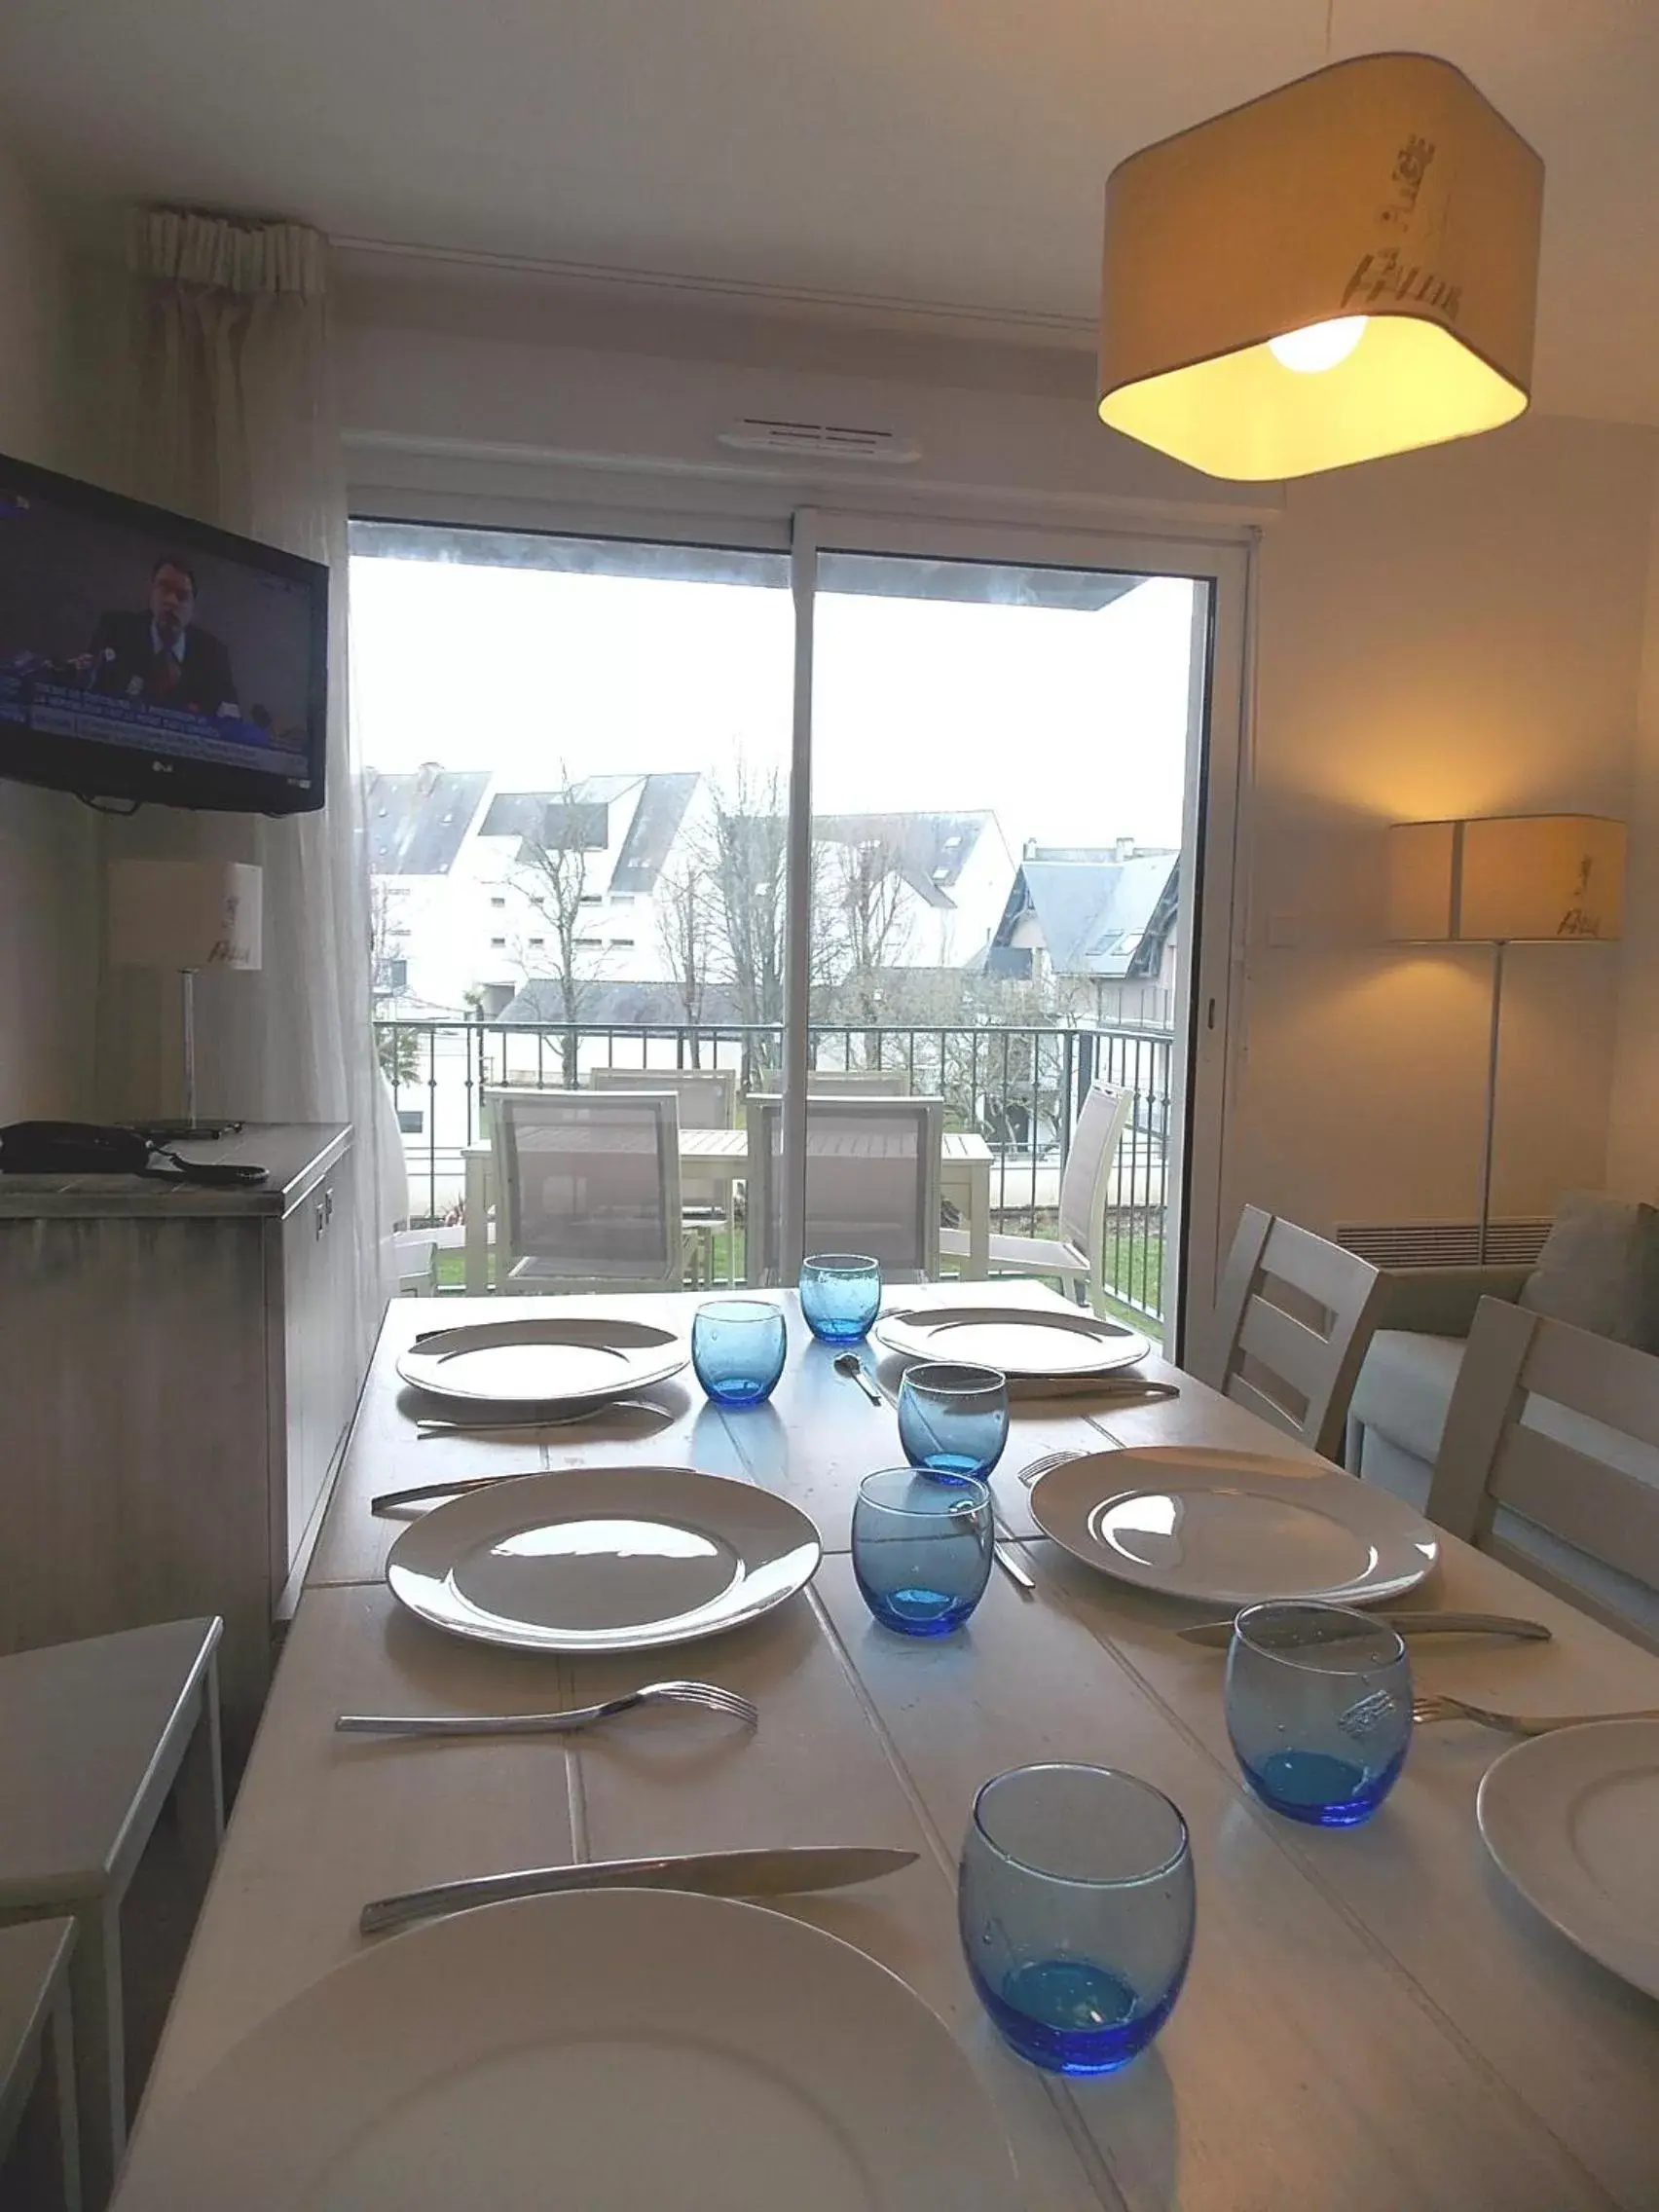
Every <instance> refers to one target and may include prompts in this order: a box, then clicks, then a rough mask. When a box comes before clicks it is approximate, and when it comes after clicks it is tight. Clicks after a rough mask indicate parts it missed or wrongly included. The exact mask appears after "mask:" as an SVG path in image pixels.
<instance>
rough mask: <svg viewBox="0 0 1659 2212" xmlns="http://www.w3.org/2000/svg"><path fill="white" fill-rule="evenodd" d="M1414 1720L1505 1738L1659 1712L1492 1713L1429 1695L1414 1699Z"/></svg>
mask: <svg viewBox="0 0 1659 2212" xmlns="http://www.w3.org/2000/svg"><path fill="white" fill-rule="evenodd" d="M1412 1718H1413V1720H1415V1721H1416V1722H1417V1723H1418V1724H1419V1727H1420V1726H1424V1725H1427V1724H1429V1723H1431V1722H1433V1721H1436V1720H1473V1721H1474V1722H1476V1724H1477V1725H1478V1726H1480V1727H1482V1728H1499V1729H1501V1730H1502V1731H1503V1733H1504V1734H1505V1735H1506V1736H1547V1735H1549V1734H1550V1733H1551V1732H1552V1731H1553V1730H1554V1729H1557V1728H1582V1727H1585V1726H1586V1725H1588V1724H1589V1723H1590V1722H1591V1721H1595V1720H1659V1713H1656V1712H1654V1711H1652V1710H1651V1709H1649V1710H1648V1711H1646V1712H1641V1713H1629V1712H1626V1713H1493V1711H1492V1710H1491V1709H1490V1707H1487V1706H1484V1705H1471V1704H1470V1703H1469V1701H1468V1700H1467V1698H1461V1697H1447V1696H1446V1695H1444V1694H1443V1693H1442V1694H1440V1695H1427V1696H1422V1697H1415V1698H1413V1700H1412Z"/></svg>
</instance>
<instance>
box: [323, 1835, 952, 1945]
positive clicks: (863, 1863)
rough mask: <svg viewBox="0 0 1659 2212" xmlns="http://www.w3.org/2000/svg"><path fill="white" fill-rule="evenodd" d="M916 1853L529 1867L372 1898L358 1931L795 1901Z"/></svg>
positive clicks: (796, 1853)
mask: <svg viewBox="0 0 1659 2212" xmlns="http://www.w3.org/2000/svg"><path fill="white" fill-rule="evenodd" d="M915 1858H916V1854H915V1852H913V1851H884V1850H879V1849H876V1848H873V1847H867V1846H864V1845H847V1846H838V1845H827V1844H811V1845H804V1846H800V1847H798V1848H793V1849H787V1850H776V1851H706V1852H700V1853H693V1854H691V1855H689V1856H681V1857H678V1858H667V1859H602V1860H592V1861H589V1862H586V1863H584V1864H580V1865H575V1866H528V1867H524V1868H521V1869H520V1871H518V1872H517V1873H513V1874H480V1875H474V1876H472V1877H471V1878H470V1879H468V1880H465V1881H457V1882H437V1883H434V1884H433V1886H432V1887H431V1888H430V1889H426V1890H408V1891H405V1892H404V1893H403V1894H402V1895H400V1896H398V1897H391V1898H377V1899H374V1901H373V1902H372V1903H370V1904H366V1905H364V1907H363V1909H362V1911H361V1913H360V1914H359V1915H358V1918H357V1926H358V1928H359V1930H360V1931H361V1933H362V1934H363V1935H365V1936H383V1935H387V1934H389V1933H390V1931H391V1930H392V1929H394V1928H407V1927H408V1926H409V1925H410V1923H411V1922H413V1921H417V1920H430V1919H433V1918H435V1917H437V1916H438V1915H440V1914H442V1913H446V1912H464V1911H466V1910H467V1909H468V1908H469V1907H470V1906H472V1905H476V1904H499V1903H502V1902H503V1901H504V1900H506V1899H509V1898H540V1897H557V1896H559V1895H561V1894H562V1893H564V1892H566V1891H570V1890H694V1891H696V1892H697V1893H698V1895H699V1896H702V1897H709V1898H769V1897H793V1896H797V1895H800V1894H803V1893H804V1892H806V1891H808V1890H839V1889H846V1888H849V1887H851V1886H852V1885H853V1884H855V1883H858V1882H873V1881H875V1880H877V1879H878V1877H879V1876H881V1875H883V1874H896V1873H898V1872H899V1870H900V1868H901V1867H904V1866H909V1865H911V1864H913V1862H914V1861H915Z"/></svg>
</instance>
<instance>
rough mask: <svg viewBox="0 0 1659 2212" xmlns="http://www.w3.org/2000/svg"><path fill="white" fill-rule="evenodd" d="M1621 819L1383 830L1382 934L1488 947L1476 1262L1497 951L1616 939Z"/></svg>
mask: <svg viewBox="0 0 1659 2212" xmlns="http://www.w3.org/2000/svg"><path fill="white" fill-rule="evenodd" d="M1624 862H1625V826H1624V824H1623V823H1622V822H1613V821H1609V820H1608V819H1607V818H1606V817H1605V816H1604V815H1599V814H1498V815H1481V816H1474V817H1471V818H1469V819H1468V820H1466V821H1461V822H1396V823H1394V824H1393V825H1392V827H1391V828H1390V830H1389V831H1388V935H1389V937H1390V938H1392V939H1394V940H1396V941H1397V942H1407V943H1416V944H1487V945H1490V946H1491V947H1492V1027H1491V1033H1490V1036H1489V1039H1488V1045H1487V1089H1486V1132H1485V1136H1484V1139H1483V1142H1482V1146H1481V1210H1480V1229H1479V1233H1478V1236H1477V1240H1476V1247H1475V1256H1476V1261H1477V1264H1484V1263H1485V1260H1486V1256H1487V1232H1488V1228H1489V1225H1490V1222H1491V1218H1492V1160H1493V1124H1494V1121H1495V1117H1496V1111H1497V1055H1498V1043H1499V1039H1500V1036H1501V1033H1502V1023H1503V967H1504V956H1505V954H1506V953H1507V952H1508V950H1509V947H1510V946H1511V945H1512V944H1523V943H1546V942H1547V943H1551V944H1583V943H1593V942H1602V943H1604V942H1607V941H1610V940H1616V939H1617V938H1618V936H1619V933H1620V930H1621V928H1622V926H1623V918H1624Z"/></svg>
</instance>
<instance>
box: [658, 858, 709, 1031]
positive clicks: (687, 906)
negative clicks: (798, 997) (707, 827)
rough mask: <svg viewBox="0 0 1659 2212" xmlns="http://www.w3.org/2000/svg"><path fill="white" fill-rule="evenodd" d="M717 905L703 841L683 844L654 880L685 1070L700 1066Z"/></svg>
mask: <svg viewBox="0 0 1659 2212" xmlns="http://www.w3.org/2000/svg"><path fill="white" fill-rule="evenodd" d="M718 906H719V902H718V898H717V895H716V891H715V885H714V882H713V880H712V876H711V871H710V869H709V867H708V866H707V855H706V853H705V851H704V850H703V840H701V839H691V840H687V841H684V842H683V843H682V849H681V850H680V851H679V852H678V853H677V855H676V856H675V858H674V859H673V860H672V861H671V862H670V864H669V866H667V867H666V868H664V870H663V872H662V874H661V875H660V877H659V878H658V879H657V893H656V900H655V907H656V927H657V940H658V942H659V943H660V944H661V947H662V953H663V957H664V959H665V960H666V961H667V962H668V972H669V975H670V977H672V978H673V981H674V986H675V989H676V991H677V992H678V994H679V997H680V1003H681V1006H682V1009H683V1010H684V1014H685V1022H686V1027H687V1028H688V1029H689V1030H690V1032H691V1065H692V1066H693V1067H696V1066H698V1065H699V1064H700V1054H699V1042H700V1040H699V1036H698V1031H699V1028H700V1026H701V1023H702V1019H703V1009H704V1006H705V1004H706V1003H707V1000H708V996H709V988H710V985H711V983H712V982H713V980H714V968H715V963H716V955H717V946H718V940H719V911H718Z"/></svg>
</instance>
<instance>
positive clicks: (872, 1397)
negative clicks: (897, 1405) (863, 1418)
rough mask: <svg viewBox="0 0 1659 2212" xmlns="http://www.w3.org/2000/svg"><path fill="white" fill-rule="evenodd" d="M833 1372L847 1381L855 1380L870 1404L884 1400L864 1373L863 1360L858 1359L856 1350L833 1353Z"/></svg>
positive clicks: (875, 1404) (876, 1403)
mask: <svg viewBox="0 0 1659 2212" xmlns="http://www.w3.org/2000/svg"><path fill="white" fill-rule="evenodd" d="M835 1372H836V1374H837V1375H844V1376H845V1377H846V1379H847V1381H848V1382H849V1383H857V1384H858V1386H859V1388H860V1389H861V1390H862V1391H863V1392H864V1394H865V1396H866V1398H867V1399H868V1400H869V1402H870V1404H871V1405H872V1406H879V1405H881V1404H883V1403H884V1402H885V1401H884V1400H883V1398H882V1395H881V1392H880V1391H879V1390H878V1389H877V1388H876V1386H875V1384H874V1383H872V1382H871V1381H870V1379H869V1377H868V1376H867V1375H866V1373H865V1364H864V1361H863V1360H862V1359H860V1357H859V1355H858V1353H857V1352H856V1351H840V1352H837V1353H836V1354H835Z"/></svg>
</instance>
